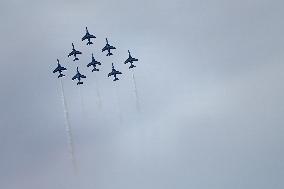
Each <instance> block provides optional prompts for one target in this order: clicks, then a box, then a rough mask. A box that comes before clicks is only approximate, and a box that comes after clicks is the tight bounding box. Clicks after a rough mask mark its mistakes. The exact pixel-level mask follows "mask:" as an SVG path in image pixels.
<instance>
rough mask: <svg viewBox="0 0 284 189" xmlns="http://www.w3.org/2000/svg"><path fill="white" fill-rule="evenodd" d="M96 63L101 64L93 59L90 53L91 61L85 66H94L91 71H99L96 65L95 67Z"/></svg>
mask: <svg viewBox="0 0 284 189" xmlns="http://www.w3.org/2000/svg"><path fill="white" fill-rule="evenodd" d="M97 65H101V63H100V62H98V61H96V60H95V58H94V54H93V53H92V62H90V63H89V64H88V65H87V67H90V66H93V67H94V68H93V70H92V72H93V71H100V70H99V69H97V67H96V66H97Z"/></svg>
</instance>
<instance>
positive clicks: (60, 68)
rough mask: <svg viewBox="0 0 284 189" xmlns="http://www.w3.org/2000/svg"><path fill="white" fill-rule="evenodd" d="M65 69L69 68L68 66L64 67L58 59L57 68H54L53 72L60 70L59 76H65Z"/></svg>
mask: <svg viewBox="0 0 284 189" xmlns="http://www.w3.org/2000/svg"><path fill="white" fill-rule="evenodd" d="M63 70H67V69H66V68H64V67H63V66H61V65H60V64H59V60H58V59H57V68H55V70H53V73H56V72H59V75H58V78H60V77H63V76H65V75H64V74H62V71H63Z"/></svg>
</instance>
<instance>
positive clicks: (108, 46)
mask: <svg viewBox="0 0 284 189" xmlns="http://www.w3.org/2000/svg"><path fill="white" fill-rule="evenodd" d="M111 49H116V48H115V47H114V46H111V45H110V44H108V40H107V38H106V46H105V47H104V48H103V49H102V52H104V51H107V52H108V53H107V56H110V55H113V54H112V53H111V52H110V50H111Z"/></svg>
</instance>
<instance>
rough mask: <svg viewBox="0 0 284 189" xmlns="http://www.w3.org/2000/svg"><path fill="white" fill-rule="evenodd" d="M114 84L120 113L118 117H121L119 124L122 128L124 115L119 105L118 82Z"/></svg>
mask: <svg viewBox="0 0 284 189" xmlns="http://www.w3.org/2000/svg"><path fill="white" fill-rule="evenodd" d="M113 83H114V88H115V98H116V104H117V111H118V116H119V123H120V126H122V122H123V120H122V114H121V108H120V105H119V98H118V86H117V82H113Z"/></svg>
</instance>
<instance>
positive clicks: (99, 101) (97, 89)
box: [95, 75, 102, 110]
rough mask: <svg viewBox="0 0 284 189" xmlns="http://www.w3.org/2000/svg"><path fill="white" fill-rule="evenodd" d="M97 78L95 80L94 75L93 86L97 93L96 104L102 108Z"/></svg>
mask: <svg viewBox="0 0 284 189" xmlns="http://www.w3.org/2000/svg"><path fill="white" fill-rule="evenodd" d="M98 83H99V82H98V80H97V77H96V75H95V85H96V86H95V88H96V93H97V104H98V107H99V109H100V110H101V109H102V99H101V94H100V90H99V84H98Z"/></svg>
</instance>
